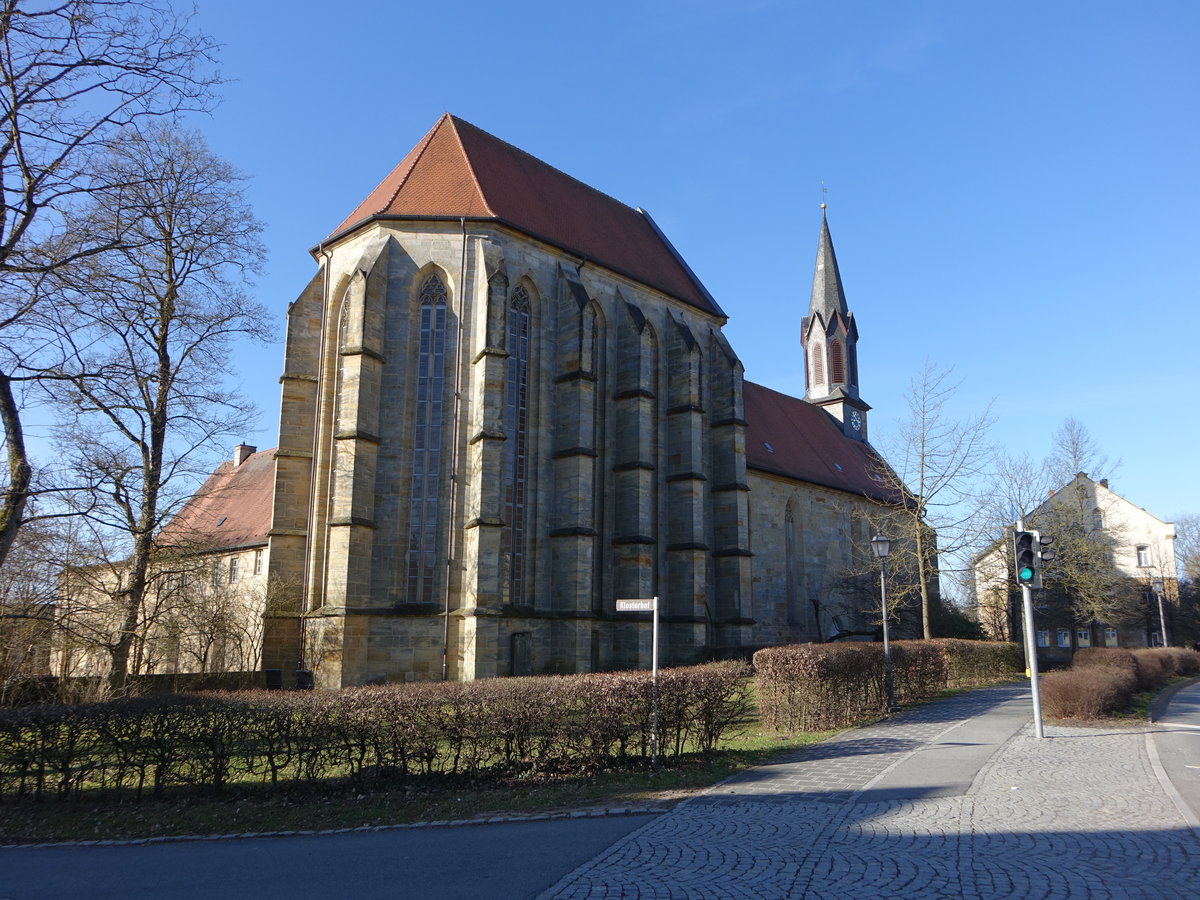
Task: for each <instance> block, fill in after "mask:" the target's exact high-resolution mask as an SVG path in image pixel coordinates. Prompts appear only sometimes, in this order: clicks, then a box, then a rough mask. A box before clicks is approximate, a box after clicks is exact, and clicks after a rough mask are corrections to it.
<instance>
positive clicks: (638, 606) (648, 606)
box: [617, 597, 658, 612]
mask: <svg viewBox="0 0 1200 900" xmlns="http://www.w3.org/2000/svg"><path fill="white" fill-rule="evenodd" d="M657 599H658V598H657V597H647V598H645V599H632V598H631V599H625V600H617V612H654V601H655V600H657Z"/></svg>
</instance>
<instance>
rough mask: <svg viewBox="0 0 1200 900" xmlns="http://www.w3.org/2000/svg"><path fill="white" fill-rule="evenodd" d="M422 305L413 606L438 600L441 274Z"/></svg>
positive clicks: (411, 511) (411, 535)
mask: <svg viewBox="0 0 1200 900" xmlns="http://www.w3.org/2000/svg"><path fill="white" fill-rule="evenodd" d="M420 304H421V306H420V324H419V328H420V334H419V338H418V340H419V344H418V348H417V381H416V390H417V405H416V410H415V415H414V418H413V454H412V461H413V462H412V485H411V491H410V494H409V505H408V599H409V602H411V603H432V602H434V601H435V600H436V598H435V596H434V589H435V585H434V582H435V580H436V578H435V574H436V572H437V544H438V539H437V538H438V524H439V522H438V519H439V517H438V505H439V504H438V501H439V495H440V493H441V484H442V478H441V475H442V425H443V412H444V410H443V402H444V399H445V386H446V385H445V381H446V332H447V328H446V324H447V323H446V316H447V309H446V286H445V285H444V284H443V283H442V280H441V279H440V278H439V277H438V276H437V275H430V276H429V277H428V278H426V279H425V282H424V283H423V284H422V285H421V293H420Z"/></svg>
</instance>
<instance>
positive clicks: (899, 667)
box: [891, 641, 949, 703]
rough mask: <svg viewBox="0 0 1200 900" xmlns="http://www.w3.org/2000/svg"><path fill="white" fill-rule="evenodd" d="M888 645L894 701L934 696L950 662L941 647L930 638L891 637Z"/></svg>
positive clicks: (945, 675)
mask: <svg viewBox="0 0 1200 900" xmlns="http://www.w3.org/2000/svg"><path fill="white" fill-rule="evenodd" d="M891 649H892V683H893V686H894V688H895V698H896V702H897V703H911V702H913V701H916V700H924V699H926V698H927V697H933V696H936V695H937V693H938V692H939V691H941V690H942V689H943V688H944V687H945V686H946V679H947V673H948V671H949V666H948V665H947V662H946V654H945V652H944V651H943V649H942V648H941V647H939V646H937V645H936V644H934V643H933V642H932V641H894V642H893V643H892V647H891Z"/></svg>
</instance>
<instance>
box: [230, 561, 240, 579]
mask: <svg viewBox="0 0 1200 900" xmlns="http://www.w3.org/2000/svg"><path fill="white" fill-rule="evenodd" d="M240 562H241V560H239V559H238V558H237V557H236V556H231V557H230V558H229V583H230V584H236V583H237V580H238V570H239V569H240V568H241V566H240V565H239V563H240Z"/></svg>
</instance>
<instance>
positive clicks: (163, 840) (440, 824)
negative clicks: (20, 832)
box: [0, 806, 670, 900]
mask: <svg viewBox="0 0 1200 900" xmlns="http://www.w3.org/2000/svg"><path fill="white" fill-rule="evenodd" d="M666 812H670V807H666V806H621V807H613V808H612V809H596V810H567V811H564V812H553V813H535V814H533V815H523V816H492V817H491V818H480V819H445V820H441V821H429V822H406V823H404V824H402V825H356V826H354V827H350V828H325V829H321V830H296V831H246V832H240V833H237V834H171V835H162V836H161V837H148V838H145V837H144V838H129V839H127V840H88V841H46V842H42V843H36V844H30V843H25V844H21V843H13V844H0V853H3V852H4V851H5V850H41V849H45V848H50V847H141V846H144V845H146V844H178V843H183V842H186V841H235V840H249V839H251V838H287V837H311V836H313V835H330V834H354V833H356V832H378V831H411V830H412V829H414V828H450V827H454V828H458V827H461V826H480V825H511V824H515V823H517V822H546V821H550V820H552V819H563V820H568V819H588V818H591V819H609V818H620V817H623V816H651V815H653V816H659V815H662V814H663V813H666ZM0 900H3V898H0Z"/></svg>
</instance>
